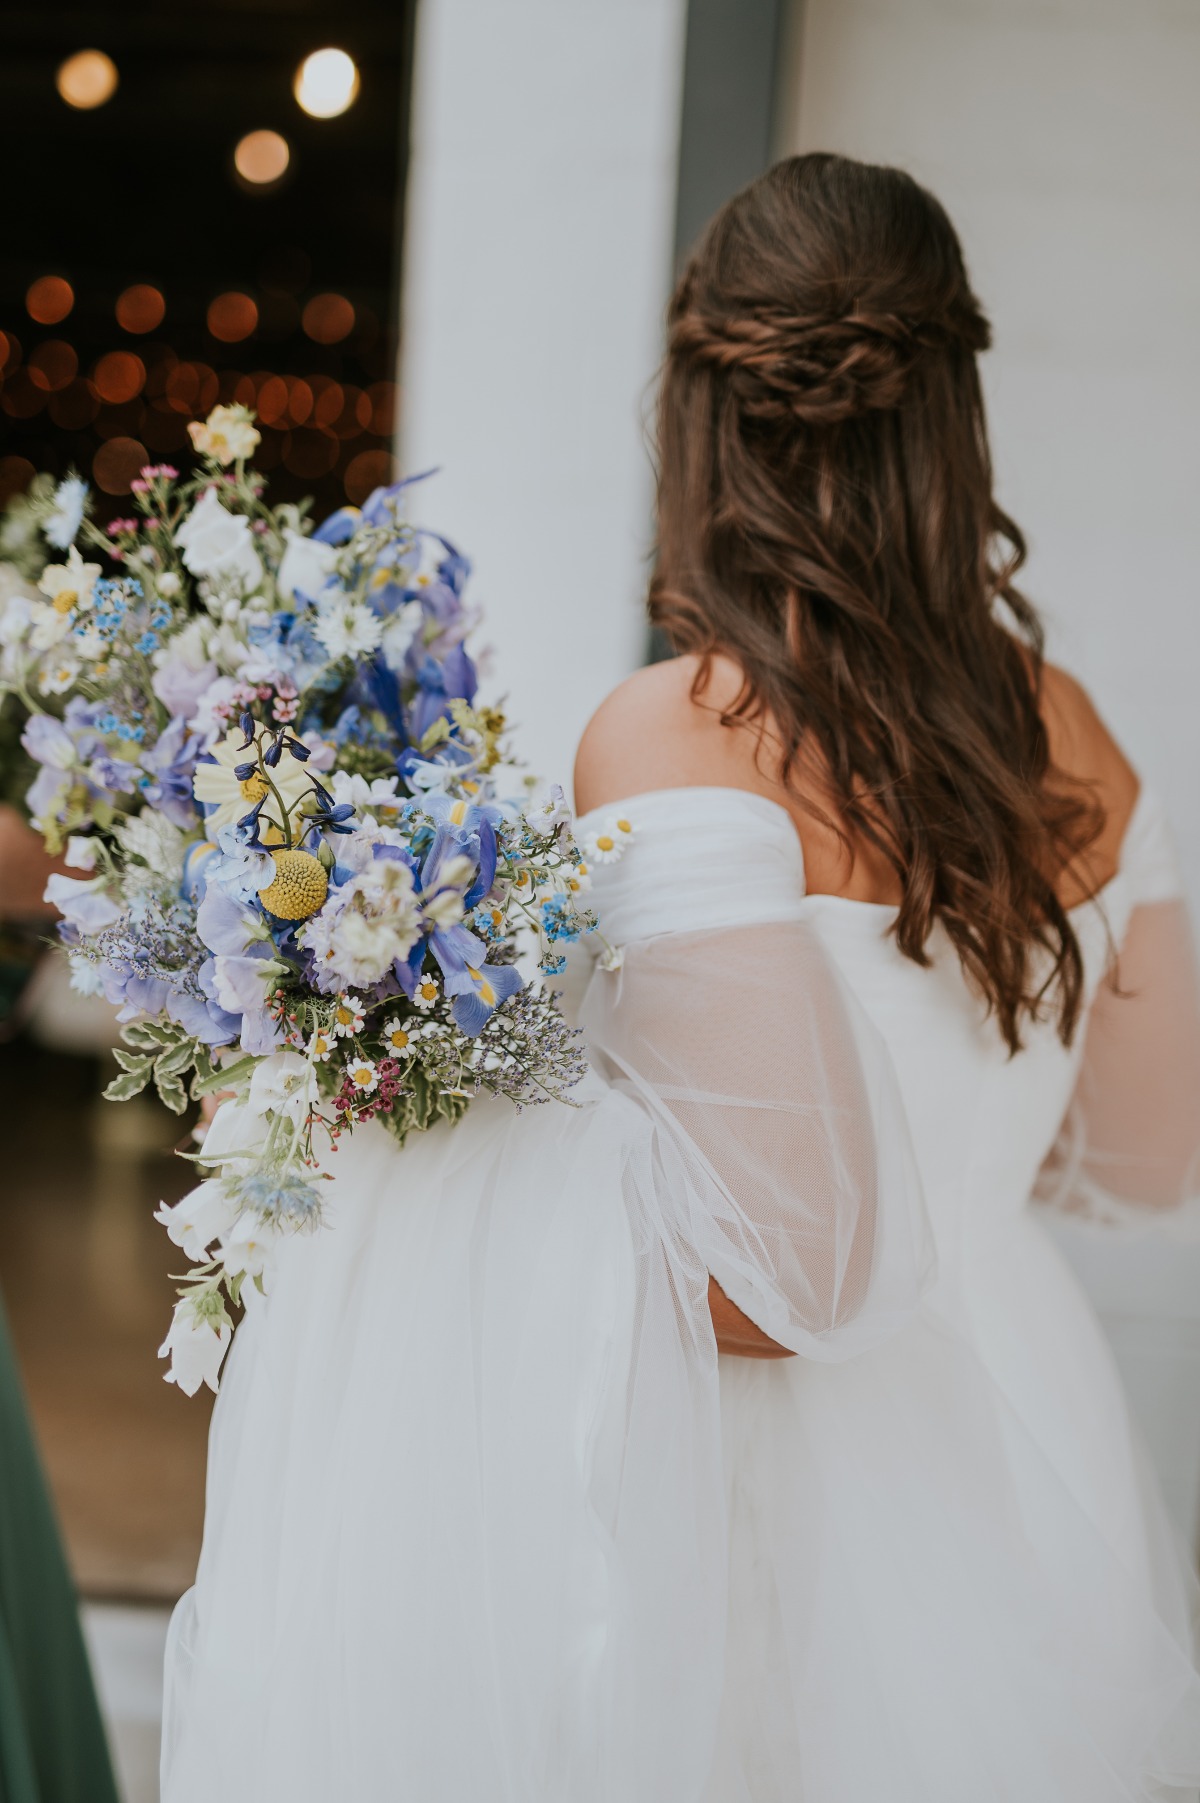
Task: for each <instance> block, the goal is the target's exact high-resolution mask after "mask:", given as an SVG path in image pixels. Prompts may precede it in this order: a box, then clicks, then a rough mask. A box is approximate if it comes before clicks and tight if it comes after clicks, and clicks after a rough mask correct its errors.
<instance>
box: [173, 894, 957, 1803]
mask: <svg viewBox="0 0 1200 1803" xmlns="http://www.w3.org/2000/svg"><path fill="white" fill-rule="evenodd" d="M731 959H736V962H735V963H731ZM710 985H711V990H712V994H713V996H715V997H717V998H720V999H721V1000H722V1008H721V1009H720V1010H719V1011H718V1014H717V1015H716V1016H713V1015H712V1014H711V1010H710V1008H709V1005H708V1004H705V1003H704V1002H703V1001H701V1002H700V1005H699V1009H697V1007H696V1006H695V1005H694V1004H689V1002H688V994H689V992H691V993H692V994H694V995H696V996H701V997H702V996H703V994H704V992H705V988H706V986H710ZM593 991H594V994H595V997H596V1000H595V1004H594V1006H593V1005H592V1004H591V1003H590V1002H589V1006H588V1008H587V1010H585V1012H586V1013H587V1014H588V1015H589V1017H590V1018H591V1021H592V1033H593V1035H594V1040H593V1044H594V1050H595V1056H596V1059H597V1064H598V1067H599V1068H598V1070H597V1072H596V1073H595V1074H594V1075H593V1076H592V1077H591V1078H589V1080H588V1083H587V1085H586V1086H585V1088H584V1090H583V1092H582V1093H580V1095H579V1097H578V1105H577V1106H576V1107H575V1108H572V1109H563V1108H554V1107H546V1108H542V1109H539V1110H536V1111H533V1112H530V1113H527V1114H525V1115H524V1116H522V1117H520V1118H517V1117H514V1116H512V1114H511V1112H509V1111H508V1110H507V1108H506V1105H504V1104H490V1103H481V1104H477V1105H476V1107H475V1108H473V1109H472V1111H471V1112H470V1114H469V1115H468V1117H467V1119H466V1121H465V1122H464V1123H462V1124H461V1125H460V1126H459V1127H457V1128H456V1129H454V1130H453V1131H450V1130H448V1129H437V1130H435V1131H434V1132H432V1133H430V1134H429V1135H427V1136H424V1137H422V1138H418V1139H416V1140H414V1141H412V1142H410V1145H409V1146H408V1147H407V1148H406V1149H405V1151H404V1153H403V1155H401V1156H397V1154H396V1152H395V1148H394V1147H393V1146H392V1144H391V1143H390V1142H389V1141H388V1140H387V1138H386V1137H385V1135H384V1134H383V1133H382V1131H379V1130H376V1131H375V1132H373V1133H369V1134H366V1135H362V1136H356V1138H355V1140H354V1141H353V1142H352V1143H351V1145H350V1146H349V1149H348V1150H343V1151H339V1153H338V1155H337V1165H338V1171H337V1182H336V1184H335V1185H334V1186H331V1187H332V1202H331V1205H330V1208H329V1226H328V1228H327V1229H326V1230H325V1231H323V1232H321V1233H319V1234H318V1235H316V1236H315V1237H312V1238H308V1239H305V1240H300V1241H294V1242H292V1243H291V1244H290V1245H289V1247H288V1248H287V1252H286V1256H285V1260H284V1263H283V1264H282V1266H281V1268H280V1269H279V1271H278V1273H277V1274H276V1276H275V1279H274V1282H273V1285H272V1289H271V1293H270V1295H269V1296H268V1298H267V1299H266V1301H265V1303H262V1304H259V1305H258V1306H257V1307H256V1308H254V1309H253V1310H252V1312H251V1315H250V1317H249V1319H248V1320H247V1321H246V1322H245V1324H244V1325H243V1327H242V1328H241V1329H240V1330H239V1335H238V1339H237V1342H236V1343H235V1346H234V1349H233V1352H232V1354H231V1357H230V1361H229V1367H228V1370H227V1374H226V1377H225V1379H224V1382H223V1386H222V1393H221V1397H220V1400H219V1404H218V1410H217V1416H216V1420H215V1423H214V1433H213V1441H212V1450H211V1458H210V1473H209V1505H208V1516H207V1521H206V1528H205V1543H204V1552H203V1557H202V1561H201V1567H200V1572H199V1576H198V1581H197V1586H196V1590H195V1592H194V1593H193V1595H192V1596H190V1597H189V1598H187V1599H185V1601H184V1603H183V1604H182V1605H181V1607H180V1610H179V1611H178V1612H177V1615H176V1619H175V1623H174V1625H173V1631H172V1645H171V1648H170V1651H169V1657H168V1673H169V1691H168V1699H167V1712H166V1713H167V1727H166V1742H165V1748H164V1770H163V1794H164V1797H165V1798H166V1799H167V1803H189V1800H190V1799H192V1798H197V1799H198V1798H200V1797H201V1796H205V1797H208V1796H211V1795H212V1794H221V1795H223V1796H224V1797H226V1798H230V1799H238V1798H242V1797H245V1798H250V1797H261V1796H262V1795H265V1794H279V1795H283V1794H287V1795H289V1796H290V1797H292V1798H300V1799H307V1798H312V1799H314V1803H315V1799H317V1798H322V1799H325V1798H328V1797H329V1796H331V1795H353V1796H354V1797H355V1798H360V1799H364V1800H370V1799H379V1800H380V1803H382V1800H383V1799H385V1798H393V1797H396V1796H407V1795H413V1796H420V1797H421V1798H422V1799H428V1800H433V1799H446V1803H451V1800H457V1799H459V1798H463V1799H466V1798H474V1797H486V1798H488V1799H510V1798H511V1799H512V1800H513V1803H517V1800H518V1799H519V1800H520V1803H535V1800H538V1799H545V1803H551V1800H552V1799H553V1803H564V1800H566V1799H571V1800H572V1803H574V1800H578V1803H589V1800H591V1799H595V1800H596V1803H601V1800H603V1803H617V1800H618V1799H621V1800H622V1803H625V1800H628V1803H637V1800H638V1799H643V1798H644V1799H646V1803H651V1800H652V1799H653V1800H654V1803H672V1800H674V1799H678V1803H696V1800H697V1799H699V1797H700V1796H701V1795H702V1793H703V1788H704V1785H705V1782H706V1777H707V1773H708V1770H709V1767H710V1764H711V1760H712V1756H713V1746H714V1733H715V1722H716V1718H717V1714H718V1710H719V1705H720V1697H721V1690H722V1683H723V1670H724V1622H725V1607H726V1570H727V1563H728V1524H727V1510H726V1499H725V1492H724V1482H723V1477H722V1457H721V1422H720V1399H719V1388H718V1377H717V1356H716V1348H715V1344H714V1341H713V1335H712V1328H711V1322H710V1319H709V1315H708V1304H707V1288H708V1277H709V1271H710V1269H712V1270H715V1271H716V1272H717V1274H718V1276H719V1277H720V1279H721V1281H722V1282H723V1283H724V1284H726V1285H727V1287H728V1290H729V1293H730V1294H731V1295H732V1296H734V1297H735V1298H740V1299H741V1300H742V1301H743V1302H744V1303H745V1304H746V1305H747V1307H748V1308H749V1309H752V1310H753V1311H754V1312H755V1313H756V1315H758V1316H759V1317H761V1320H762V1321H763V1323H765V1324H768V1330H769V1331H773V1332H774V1333H777V1334H778V1335H779V1336H780V1337H781V1338H783V1339H785V1340H786V1341H787V1343H788V1344H790V1345H792V1346H793V1347H794V1348H795V1349H796V1350H798V1351H803V1352H805V1353H806V1354H807V1355H809V1356H810V1357H812V1358H813V1359H816V1360H822V1361H826V1360H835V1359H839V1358H846V1357H850V1356H851V1355H853V1354H854V1353H857V1352H861V1351H862V1350H863V1348H864V1347H866V1346H868V1345H871V1344H874V1343H877V1342H878V1341H880V1340H881V1339H884V1338H886V1337H888V1336H889V1335H892V1334H894V1333H895V1332H896V1331H897V1329H898V1328H899V1327H900V1326H901V1325H902V1323H903V1322H904V1321H906V1320H911V1319H912V1318H913V1316H914V1313H915V1310H916V1308H917V1305H918V1301H919V1297H920V1294H921V1291H922V1287H923V1286H925V1285H927V1284H928V1282H929V1281H930V1279H931V1276H932V1269H933V1266H932V1252H931V1244H930V1239H929V1234H928V1228H927V1223H926V1220H925V1215H924V1210H923V1206H922V1201H921V1191H920V1181H919V1176H918V1173H917V1170H916V1165H915V1160H914V1157H913V1153H912V1148H911V1146H910V1144H909V1142H908V1137H907V1131H906V1127H905V1123H904V1117H903V1110H902V1108H901V1106H900V1103H899V1097H898V1092H897V1089H896V1085H895V1079H894V1076H892V1074H891V1072H890V1067H889V1065H888V1062H887V1057H886V1051H885V1049H884V1048H883V1046H882V1042H880V1041H879V1039H878V1035H876V1034H874V1033H873V1031H872V1030H871V1028H870V1027H869V1023H867V1021H866V1019H865V1017H863V1016H861V1014H860V1013H858V1012H857V1011H856V1009H855V1005H854V1004H853V1003H852V1001H851V999H850V998H849V997H848V996H847V995H846V994H845V992H844V991H843V989H842V987H841V985H840V983H839V982H838V979H837V977H836V975H835V973H834V972H833V970H832V968H831V967H830V965H829V964H828V961H827V960H826V959H825V957H824V954H823V953H821V951H820V948H819V946H818V945H817V944H816V941H815V940H814V939H813V938H812V936H811V934H809V933H808V931H807V929H805V928H804V927H803V926H802V925H800V924H799V923H796V922H780V923H771V924H766V925H763V926H760V927H758V928H754V929H751V931H750V933H749V934H743V935H739V938H738V941H737V942H736V943H734V942H733V941H732V939H731V937H730V936H729V935H727V934H722V933H713V934H696V935H692V936H689V938H688V939H687V940H686V942H679V943H676V942H671V943H669V944H660V945H653V946H648V947H646V948H644V956H643V955H641V954H639V953H636V952H635V953H633V954H632V955H631V958H630V960H629V964H628V965H627V968H626V970H625V972H623V973H622V974H621V976H620V977H619V978H614V979H607V978H605V977H603V976H602V975H599V974H598V976H597V980H596V982H595V983H594V984H593ZM623 998H628V1002H629V1005H628V1006H626V1003H625V1001H624V1000H623ZM726 1006H727V1008H728V1013H727V1014H725V1013H724V1009H725V1007H726ZM704 1018H707V1019H708V1021H709V1025H710V1027H711V1025H712V1024H713V1022H714V1020H715V1021H716V1022H717V1024H718V1025H719V1027H720V1031H719V1033H717V1034H716V1035H715V1036H714V1035H713V1034H712V1033H711V1032H710V1033H709V1034H708V1036H707V1038H706V1039H705V1038H703V1037H702V1036H701V1033H700V1029H701V1027H702V1025H703V1024H704ZM615 1022H619V1023H620V1026H619V1030H615V1031H612V1032H611V1033H609V1032H608V1028H609V1027H611V1026H612V1025H613V1023H615ZM606 1040H607V1043H606ZM602 1073H605V1074H602ZM226 1110H227V1112H223V1115H222V1116H219V1117H218V1121H217V1122H216V1124H215V1125H214V1128H213V1131H214V1132H216V1133H217V1134H218V1136H219V1137H220V1136H223V1135H225V1134H226V1133H230V1132H232V1131H233V1128H232V1127H231V1125H230V1118H231V1116H232V1115H233V1113H234V1111H233V1110H232V1109H231V1108H230V1106H229V1105H226Z"/></svg>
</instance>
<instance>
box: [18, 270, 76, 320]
mask: <svg viewBox="0 0 1200 1803" xmlns="http://www.w3.org/2000/svg"><path fill="white" fill-rule="evenodd" d="M74 305H75V290H74V289H73V288H72V287H71V284H70V282H65V281H64V280H63V278H62V276H60V275H40V276H39V277H38V279H37V281H36V282H31V283H30V284H29V288H28V291H27V293H26V295H25V311H26V312H27V313H28V315H29V317H30V319H36V321H37V323H38V325H40V326H56V325H57V324H58V322H59V320H60V319H65V318H66V317H67V314H68V313H69V312H70V311H71V308H72V307H73V306H74Z"/></svg>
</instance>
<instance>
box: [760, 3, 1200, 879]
mask: <svg viewBox="0 0 1200 1803" xmlns="http://www.w3.org/2000/svg"><path fill="white" fill-rule="evenodd" d="M1198 93H1200V4H1197V3H1196V0H808V3H807V5H806V6H805V9H804V20H803V33H802V39H801V51H800V69H799V79H798V81H795V82H793V83H792V84H791V104H792V107H793V109H794V110H793V116H792V118H791V119H790V121H789V122H788V125H787V128H786V130H785V137H786V139H787V142H786V146H785V148H787V149H789V150H817V149H821V150H835V151H841V152H844V153H846V154H849V155H853V156H858V157H863V158H866V159H868V160H871V161H877V162H893V163H898V164H901V165H902V166H903V167H905V168H906V169H908V170H910V171H911V172H912V173H913V174H914V175H915V176H916V177H917V178H918V180H920V181H922V182H924V183H925V184H926V185H927V186H929V187H931V188H932V189H933V190H934V192H935V193H936V194H937V195H938V196H939V197H940V198H941V199H942V201H943V202H944V203H945V205H946V207H947V209H948V210H949V212H950V214H951V217H952V218H953V219H954V221H955V223H956V224H957V226H958V228H959V230H960V232H961V234H962V237H963V240H964V244H965V247H966V252H967V258H968V264H969V267H970V269H971V272H972V276H973V279H974V282H975V286H976V288H977V290H978V292H979V294H980V296H981V298H982V299H983V302H984V305H985V307H986V308H987V310H988V311H989V313H990V314H991V317H992V322H993V325H994V327H995V337H996V348H995V349H994V351H993V352H992V353H991V354H990V355H989V356H988V357H986V358H985V359H984V374H985V383H986V388H987V395H988V400H989V404H990V409H991V421H992V436H993V441H994V447H995V452H996V463H997V470H998V476H999V490H1000V499H1001V501H1002V503H1003V504H1004V505H1005V506H1006V507H1007V508H1008V510H1009V511H1010V512H1011V513H1012V514H1013V515H1014V517H1015V518H1016V519H1017V521H1018V522H1019V523H1020V524H1021V526H1022V527H1023V528H1024V529H1025V531H1026V533H1027V534H1028V536H1029V539H1030V542H1031V547H1032V555H1031V557H1030V561H1029V565H1028V569H1027V573H1026V580H1025V586H1026V588H1027V590H1028V592H1029V593H1030V594H1031V596H1032V597H1033V599H1034V600H1036V601H1037V602H1038V603H1039V605H1040V606H1041V607H1042V609H1043V610H1044V612H1045V614H1046V616H1047V618H1048V620H1049V623H1050V625H1051V628H1052V651H1053V652H1054V653H1055V654H1056V655H1058V656H1059V657H1061V658H1062V659H1063V660H1064V661H1065V662H1067V663H1068V664H1069V665H1070V666H1071V667H1072V668H1074V669H1075V670H1076V671H1077V672H1078V673H1079V674H1080V675H1082V677H1083V678H1084V680H1085V681H1086V682H1087V683H1088V684H1089V685H1090V686H1091V687H1092V689H1093V691H1094V693H1095V695H1096V697H1097V700H1098V702H1099V704H1100V706H1101V709H1102V711H1103V712H1104V713H1105V715H1106V717H1107V718H1108V719H1109V721H1110V723H1111V724H1112V726H1113V727H1114V729H1115V730H1116V731H1117V733H1118V735H1119V736H1120V737H1121V738H1122V739H1123V741H1124V742H1125V743H1126V745H1127V747H1128V749H1129V751H1130V753H1131V755H1132V756H1133V758H1134V760H1135V762H1136V763H1137V764H1138V765H1139V767H1140V768H1141V769H1142V771H1143V772H1144V773H1145V774H1146V775H1148V776H1149V777H1150V778H1151V779H1152V780H1153V782H1154V783H1155V784H1156V785H1157V786H1160V787H1161V788H1162V789H1164V790H1165V791H1166V794H1167V797H1168V800H1169V801H1170V803H1171V805H1172V809H1173V813H1174V817H1175V821H1176V824H1177V827H1178V829H1179V832H1180V835H1181V839H1182V842H1183V851H1184V856H1185V861H1186V865H1187V870H1188V875H1189V880H1190V883H1191V887H1192V894H1193V895H1194V896H1195V897H1197V899H1200V806H1198V805H1197V800H1196V783H1197V778H1198V776H1200V707H1197V684H1198V678H1200V430H1198V429H1197V423H1196V414H1197V407H1198V404H1200V102H1198V99H1197V95H1198Z"/></svg>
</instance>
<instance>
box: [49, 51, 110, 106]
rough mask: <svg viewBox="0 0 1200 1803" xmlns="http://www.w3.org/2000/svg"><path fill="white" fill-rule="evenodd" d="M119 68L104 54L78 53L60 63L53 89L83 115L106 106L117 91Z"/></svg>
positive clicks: (98, 52)
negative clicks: (89, 109) (90, 110)
mask: <svg viewBox="0 0 1200 1803" xmlns="http://www.w3.org/2000/svg"><path fill="white" fill-rule="evenodd" d="M117 80H118V77H117V65H116V64H115V63H114V62H113V59H112V57H111V56H105V54H104V52H103V50H77V51H76V52H75V54H74V56H69V57H68V58H67V60H66V62H65V63H60V64H59V67H58V73H57V75H56V76H55V77H54V85H55V87H56V88H57V89H58V91H59V94H60V95H61V96H62V98H63V99H64V100H65V101H66V103H67V105H68V106H73V107H75V108H76V109H77V110H78V111H80V112H86V111H87V110H88V108H89V107H93V106H103V105H104V102H105V101H106V100H111V99H112V97H113V95H114V94H115V93H116V91H117Z"/></svg>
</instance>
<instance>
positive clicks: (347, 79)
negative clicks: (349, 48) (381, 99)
mask: <svg viewBox="0 0 1200 1803" xmlns="http://www.w3.org/2000/svg"><path fill="white" fill-rule="evenodd" d="M358 88H359V79H358V69H357V67H356V66H355V62H354V59H353V57H350V56H347V55H346V52H345V51H344V50H334V49H332V48H330V49H326V50H314V51H313V53H312V55H311V56H306V57H305V59H304V61H303V62H302V63H301V64H300V67H299V68H298V69H297V70H296V78H295V80H294V81H293V83H292V92H293V94H295V96H296V99H297V101H298V102H299V104H300V105H301V106H302V107H303V108H304V111H305V112H306V113H309V114H311V116H312V117H313V118H314V119H336V118H337V116H338V114H339V113H344V112H345V111H346V109H347V108H348V107H351V106H353V105H354V102H355V101H356V100H357V98H358Z"/></svg>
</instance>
